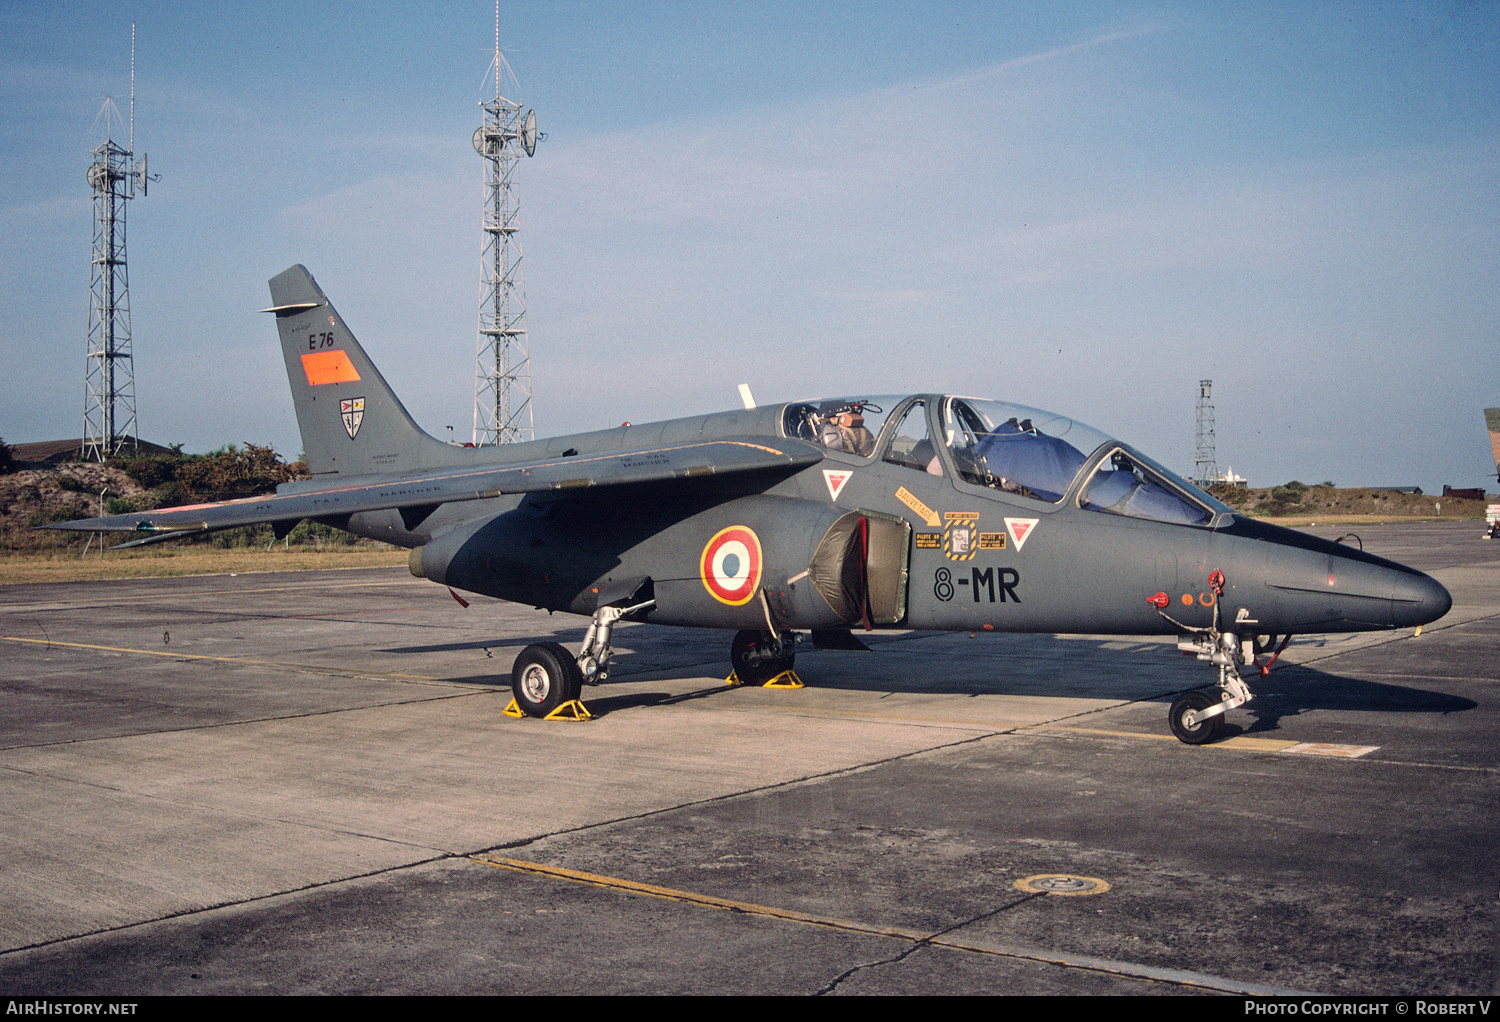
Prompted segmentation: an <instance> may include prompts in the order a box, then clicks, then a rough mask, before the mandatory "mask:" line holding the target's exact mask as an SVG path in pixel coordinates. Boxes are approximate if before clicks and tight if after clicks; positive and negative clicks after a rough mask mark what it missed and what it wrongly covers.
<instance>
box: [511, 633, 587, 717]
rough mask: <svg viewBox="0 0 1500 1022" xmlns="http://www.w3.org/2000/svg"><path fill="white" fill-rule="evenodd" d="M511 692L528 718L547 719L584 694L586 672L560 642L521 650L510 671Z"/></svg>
mask: <svg viewBox="0 0 1500 1022" xmlns="http://www.w3.org/2000/svg"><path fill="white" fill-rule="evenodd" d="M510 690H511V693H512V694H513V695H514V696H515V697H516V705H517V706H519V707H520V708H521V712H522V713H525V714H526V715H527V716H528V717H545V716H546V715H547V714H549V713H551V712H552V711H553V710H555V709H557V708H558V707H559V706H561V705H562V704H563V703H566V702H568V701H569V700H570V699H577V698H578V696H579V694H580V693H581V692H582V691H583V672H582V671H580V670H579V669H578V661H577V660H576V659H574V657H573V654H572V653H569V652H568V651H567V649H566V648H564V647H563V646H562V645H561V644H559V643H556V642H539V643H536V644H535V645H532V646H527V647H526V648H525V649H523V650H521V655H520V656H518V657H516V663H515V666H514V667H512V668H511V670H510Z"/></svg>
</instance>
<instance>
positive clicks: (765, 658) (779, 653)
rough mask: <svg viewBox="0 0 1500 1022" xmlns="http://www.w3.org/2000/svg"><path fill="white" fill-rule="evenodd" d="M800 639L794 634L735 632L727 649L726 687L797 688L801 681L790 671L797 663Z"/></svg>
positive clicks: (795, 673) (794, 672) (799, 686)
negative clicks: (729, 670)
mask: <svg viewBox="0 0 1500 1022" xmlns="http://www.w3.org/2000/svg"><path fill="white" fill-rule="evenodd" d="M801 641H802V637H801V636H800V635H798V634H797V633H796V632H782V633H781V634H780V635H773V634H772V633H770V632H754V631H748V630H747V631H743V632H739V633H738V634H736V635H735V637H734V643H733V644H732V645H731V646H730V648H729V660H730V663H731V664H733V665H734V669H733V670H732V671H731V672H730V674H729V677H728V678H727V679H725V682H726V684H729V685H760V686H762V687H764V688H801V687H802V679H801V678H799V677H797V672H796V671H794V670H792V664H793V662H794V661H795V660H796V659H797V651H796V646H797V643H799V642H801Z"/></svg>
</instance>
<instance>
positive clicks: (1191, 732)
mask: <svg viewBox="0 0 1500 1022" xmlns="http://www.w3.org/2000/svg"><path fill="white" fill-rule="evenodd" d="M1216 702H1217V700H1216V699H1214V698H1213V697H1212V696H1210V695H1208V694H1207V693H1206V692H1184V693H1183V694H1182V695H1180V696H1178V697H1177V698H1176V699H1175V700H1173V702H1172V710H1171V712H1170V713H1169V714H1168V715H1167V720H1168V721H1169V722H1170V723H1171V725H1172V733H1173V734H1174V735H1176V736H1177V739H1178V741H1182V742H1186V743H1187V744H1189V745H1202V744H1203V743H1204V742H1208V741H1212V740H1213V738H1214V736H1215V735H1217V734H1218V733H1219V730H1220V728H1222V727H1223V726H1224V715H1223V714H1222V713H1220V714H1215V715H1214V716H1212V717H1209V718H1208V719H1207V720H1200V721H1199V722H1198V723H1197V724H1195V725H1194V726H1192V727H1188V726H1187V724H1186V723H1185V722H1184V721H1183V718H1184V717H1186V716H1187V715H1188V714H1189V713H1198V712H1201V711H1203V710H1206V709H1208V708H1209V707H1210V706H1213V705H1214V703H1216Z"/></svg>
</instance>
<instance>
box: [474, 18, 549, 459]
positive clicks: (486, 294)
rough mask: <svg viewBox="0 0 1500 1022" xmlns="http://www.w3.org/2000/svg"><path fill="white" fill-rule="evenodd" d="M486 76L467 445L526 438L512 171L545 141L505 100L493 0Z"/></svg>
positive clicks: (532, 114)
mask: <svg viewBox="0 0 1500 1022" xmlns="http://www.w3.org/2000/svg"><path fill="white" fill-rule="evenodd" d="M490 72H491V73H492V74H493V75H494V76H495V98H494V99H493V100H488V101H484V102H481V103H480V107H481V108H482V109H483V110H484V123H483V124H481V125H480V126H479V128H478V129H476V130H475V132H474V150H475V152H477V153H479V155H480V156H483V157H484V188H485V204H484V216H483V230H484V242H483V245H482V246H481V249H480V263H481V279H482V284H481V288H480V297H479V342H478V346H477V351H478V353H477V356H476V359H475V364H476V371H475V380H474V443H476V444H480V445H487V444H504V443H514V442H516V441H519V440H530V439H531V438H532V435H533V432H532V415H531V357H530V355H529V354H528V351H527V344H526V283H525V278H524V276H523V275H522V272H521V235H520V223H519V220H518V219H517V213H518V212H519V198H518V192H517V188H516V165H517V164H518V163H520V158H521V154H522V153H523V152H524V153H525V154H526V155H527V156H531V155H532V154H533V153H534V152H536V143H537V139H538V138H543V137H545V136H541V135H538V134H537V130H536V111H534V110H528V111H527V112H526V115H525V116H524V117H522V116H521V104H520V102H519V101H517V100H512V99H507V98H505V95H504V79H505V76H506V74H507V73H508V74H509V75H510V78H511V81H512V83H514V82H515V73H514V72H513V71H511V69H510V65H509V64H507V63H506V62H505V58H504V57H503V56H501V54H500V4H499V0H496V3H495V60H494V62H493V63H492V64H491V65H490ZM486 80H488V76H486ZM516 90H517V92H519V90H520V86H519V85H516Z"/></svg>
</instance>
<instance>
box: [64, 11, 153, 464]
mask: <svg viewBox="0 0 1500 1022" xmlns="http://www.w3.org/2000/svg"><path fill="white" fill-rule="evenodd" d="M100 116H101V117H103V118H104V141H103V142H101V143H100V144H99V146H98V147H97V148H95V149H94V154H93V155H94V162H93V163H92V164H90V166H89V173H88V181H89V187H91V188H92V189H93V190H94V258H93V272H92V274H91V283H90V286H89V292H90V294H89V338H88V361H87V364H86V367H85V370H84V391H85V394H84V406H83V443H82V448H83V450H82V456H83V457H84V458H85V459H92V460H94V461H104V460H105V459H107V458H108V457H110V455H113V454H116V453H118V452H119V451H120V450H121V449H122V448H124V447H126V446H131V447H133V446H135V442H136V437H137V435H138V431H137V428H136V421H135V368H134V361H133V359H132V357H131V348H130V272H129V269H128V268H127V266H126V263H125V204H126V203H127V202H129V201H130V200H131V199H133V198H135V189H136V186H137V185H139V186H140V189H141V194H142V195H145V194H146V186H147V184H148V183H149V182H151V181H155V180H156V178H155V177H153V176H151V175H149V174H147V173H146V155H145V154H144V153H142V154H141V160H140V163H139V164H137V163H136V161H135V25H134V24H132V25H131V26H130V146H129V148H126V149H122V148H120V146H119V145H117V144H116V143H115V142H114V140H113V138H112V136H111V129H112V128H113V125H114V122H115V120H116V119H117V118H118V117H119V112H118V111H117V110H116V109H115V104H114V100H112V99H106V100H105V101H104V107H103V109H102V110H100Z"/></svg>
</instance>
